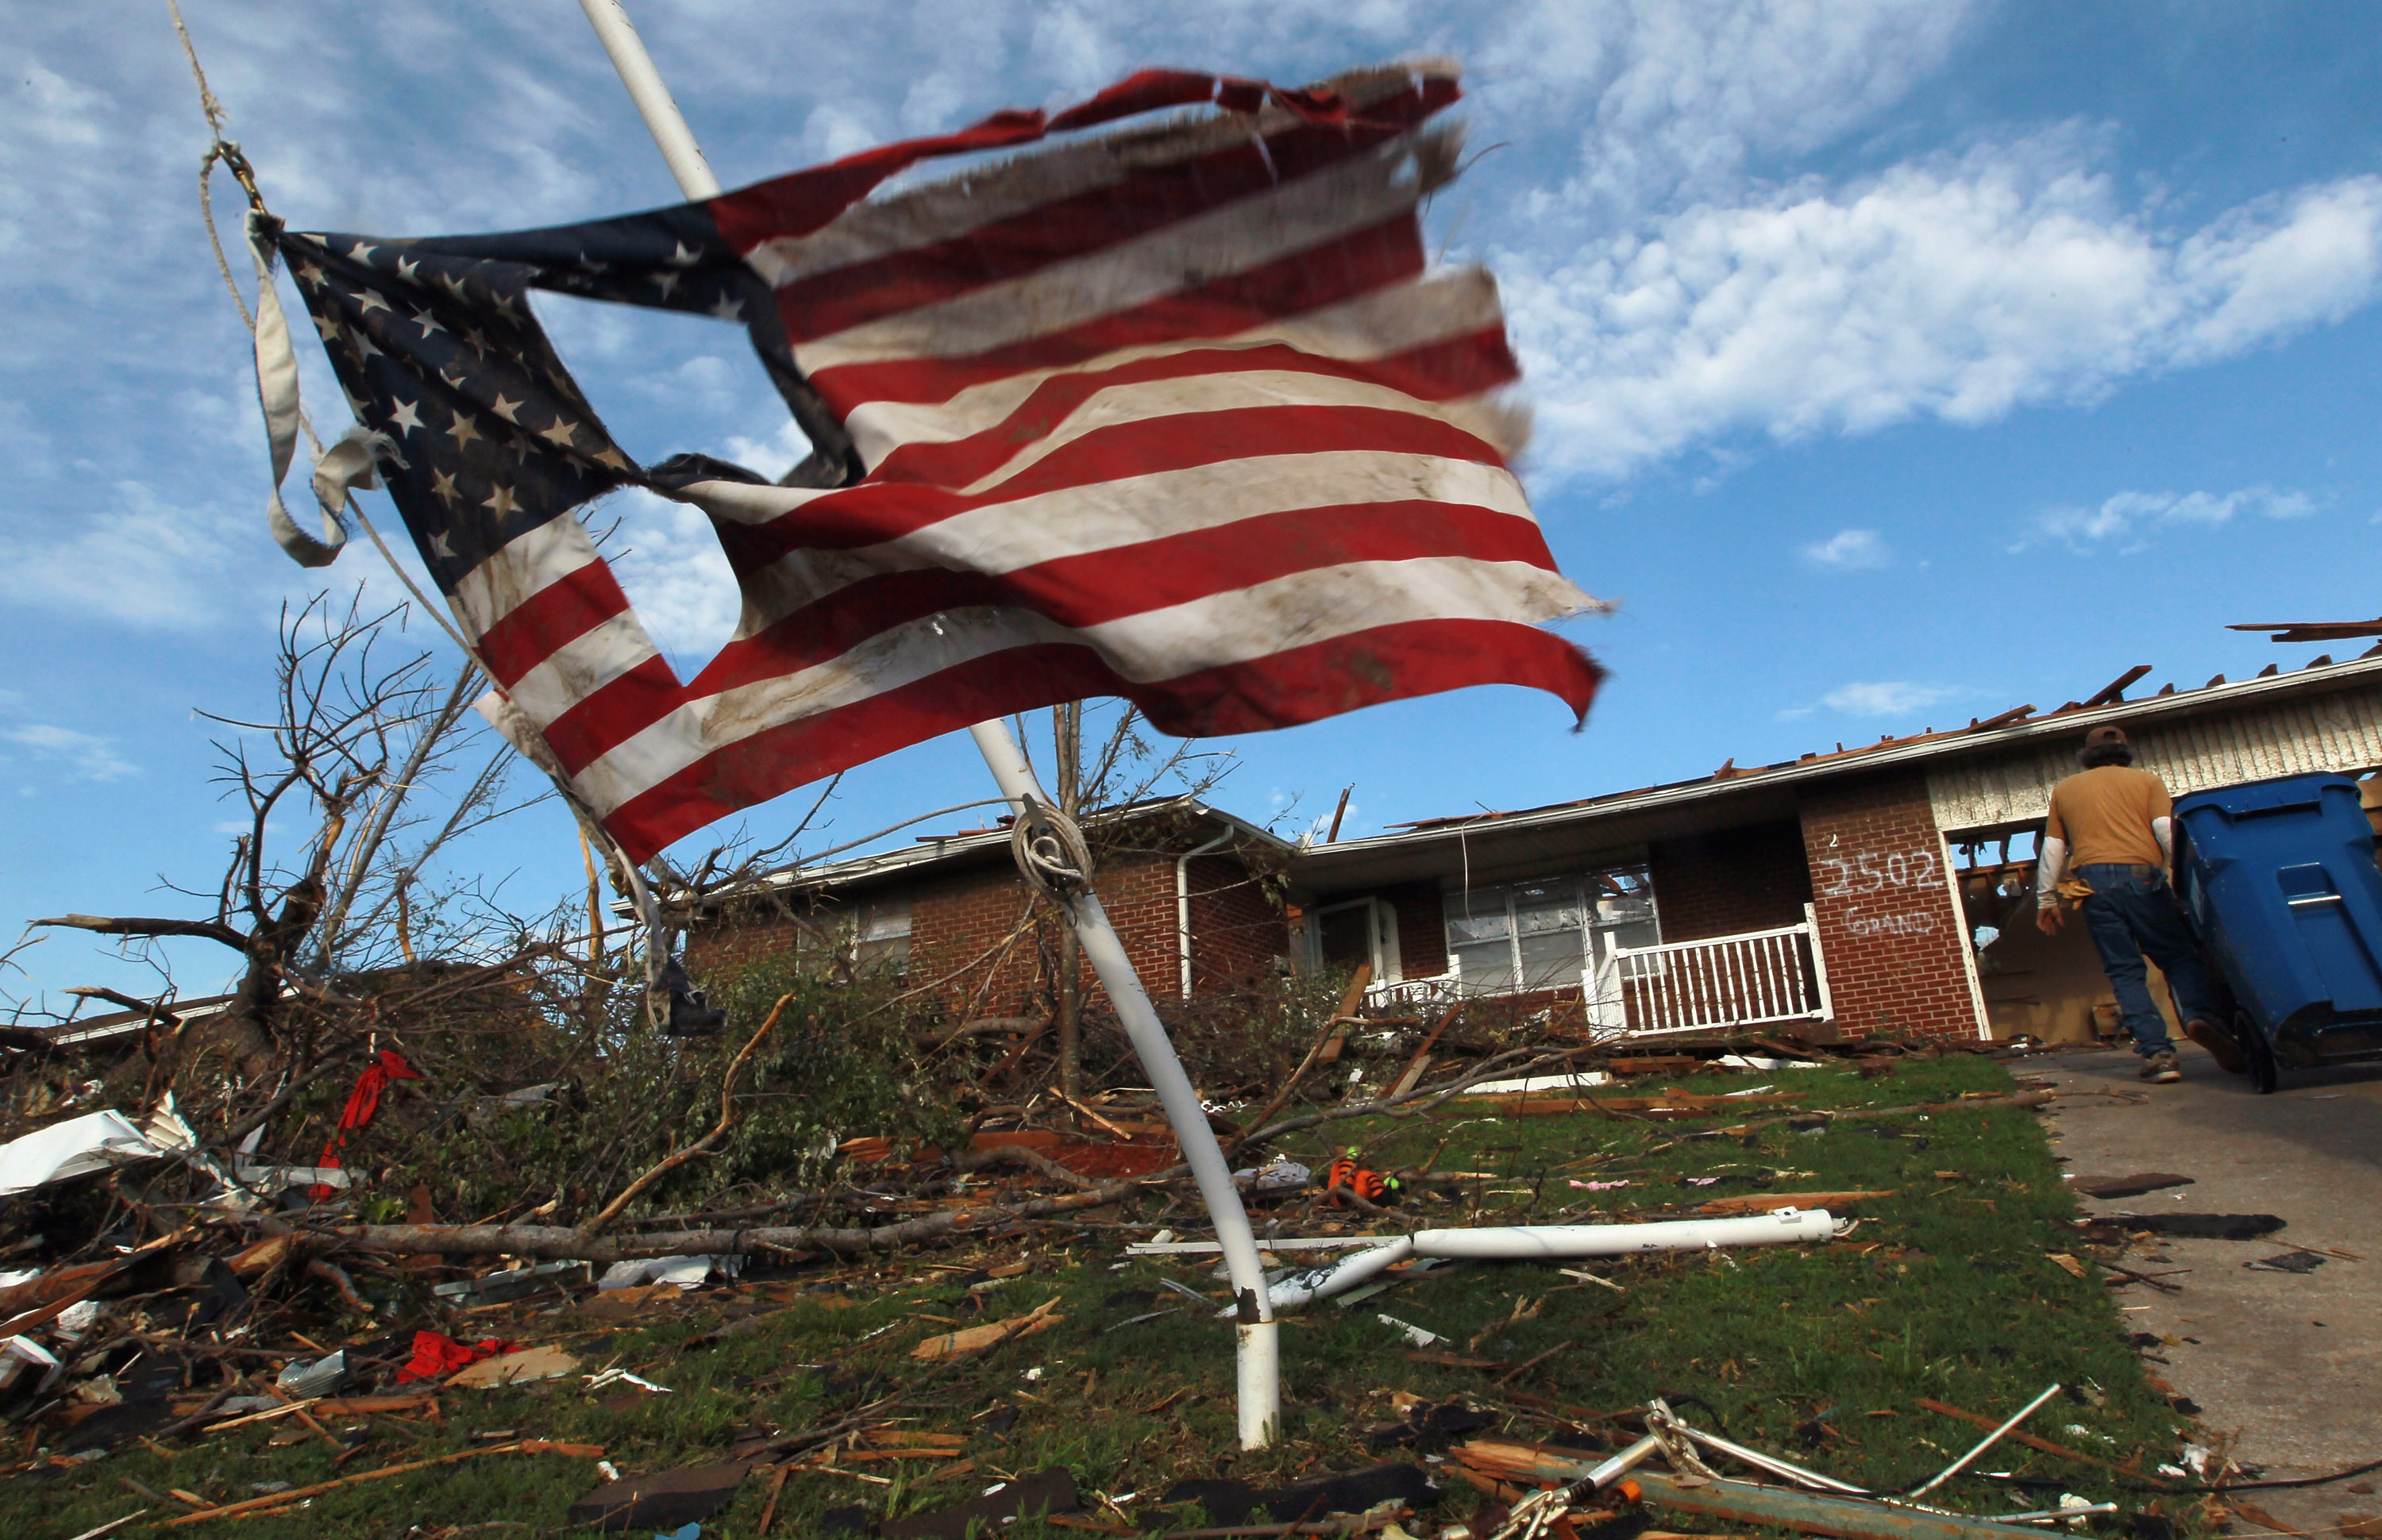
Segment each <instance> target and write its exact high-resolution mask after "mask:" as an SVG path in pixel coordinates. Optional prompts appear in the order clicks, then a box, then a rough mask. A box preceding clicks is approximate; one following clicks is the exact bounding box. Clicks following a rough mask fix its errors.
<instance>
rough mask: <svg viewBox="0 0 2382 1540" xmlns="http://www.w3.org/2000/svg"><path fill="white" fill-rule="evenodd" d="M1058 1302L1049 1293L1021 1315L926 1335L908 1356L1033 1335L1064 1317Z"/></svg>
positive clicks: (961, 1352) (948, 1354)
mask: <svg viewBox="0 0 2382 1540" xmlns="http://www.w3.org/2000/svg"><path fill="white" fill-rule="evenodd" d="M1058 1306H1059V1298H1058V1296H1057V1295H1052V1296H1051V1297H1050V1299H1049V1300H1046V1301H1044V1302H1042V1303H1041V1304H1040V1305H1038V1306H1037V1307H1036V1308H1035V1309H1034V1310H1032V1311H1030V1312H1028V1313H1027V1314H1024V1315H1015V1316H1012V1317H1011V1318H1010V1319H1008V1320H1006V1321H994V1322H991V1323H989V1324H988V1325H986V1326H968V1327H966V1328H964V1329H963V1330H960V1331H950V1332H944V1333H942V1334H941V1335H940V1336H937V1337H929V1338H927V1339H926V1340H925V1341H924V1342H921V1343H919V1344H918V1345H917V1346H916V1347H915V1348H913V1349H911V1350H910V1356H911V1357H912V1358H926V1359H937V1358H964V1357H966V1356H967V1355H968V1354H970V1353H978V1352H982V1351H985V1350H986V1349H988V1348H993V1347H997V1346H999V1345H1000V1344H1001V1343H1003V1342H1008V1341H1013V1340H1014V1339H1016V1338H1021V1337H1033V1336H1037V1335H1038V1334H1040V1333H1042V1332H1046V1331H1049V1330H1050V1328H1051V1327H1052V1326H1057V1325H1058V1324H1059V1323H1060V1322H1062V1321H1063V1320H1065V1319H1066V1317H1065V1316H1064V1315H1062V1314H1059V1311H1058Z"/></svg>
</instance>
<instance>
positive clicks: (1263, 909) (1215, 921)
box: [1153, 855, 1290, 995]
mask: <svg viewBox="0 0 2382 1540" xmlns="http://www.w3.org/2000/svg"><path fill="white" fill-rule="evenodd" d="M1170 875H1171V873H1170ZM1187 876H1188V879H1189V886H1190V889H1191V990H1192V993H1193V994H1195V995H1197V994H1201V993H1204V992H1206V991H1208V990H1210V989H1218V988H1231V987H1233V986H1234V985H1237V984H1254V983H1257V982H1258V981H1259V980H1260V979H1264V978H1267V977H1269V976H1271V974H1272V972H1273V967H1274V959H1276V958H1278V957H1283V956H1285V955H1287V954H1288V952H1289V950H1290V928H1289V923H1288V922H1287V921H1286V920H1285V919H1284V918H1283V912H1282V911H1281V909H1280V908H1278V907H1276V906H1275V905H1274V904H1273V903H1272V902H1271V901H1270V900H1269V899H1268V898H1266V895H1265V890H1264V889H1263V888H1261V887H1259V886H1258V882H1257V879H1256V878H1255V877H1253V876H1251V875H1250V874H1249V871H1248V869H1247V868H1246V867H1245V866H1243V865H1242V864H1241V863H1240V862H1238V861H1235V860H1234V859H1232V858H1231V857H1229V856H1221V855H1218V856H1201V857H1199V858H1198V859H1197V860H1196V861H1194V862H1191V865H1190V869H1189V872H1188V873H1187ZM1177 966H1178V968H1179V966H1180V964H1179V963H1178V964H1177ZM1173 989H1174V993H1176V994H1177V995H1179V994H1181V993H1182V988H1181V980H1180V978H1179V976H1178V977H1177V978H1176V979H1175V980H1174V981H1173ZM1154 992H1155V991H1153V993H1154Z"/></svg>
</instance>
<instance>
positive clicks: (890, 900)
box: [794, 895, 910, 973]
mask: <svg viewBox="0 0 2382 1540" xmlns="http://www.w3.org/2000/svg"><path fill="white" fill-rule="evenodd" d="M794 956H795V957H796V959H799V960H800V962H801V963H802V965H803V968H804V971H805V972H811V971H816V970H818V969H822V968H826V967H828V966H829V964H830V963H833V962H835V961H839V960H848V961H850V963H851V964H852V966H853V969H854V970H855V971H857V972H864V973H865V972H872V971H874V970H876V969H879V968H890V969H891V970H893V971H894V972H897V973H898V972H902V970H903V969H905V968H907V967H908V966H909V963H910V900H909V898H907V897H906V896H903V895H894V896H890V897H883V898H869V899H865V900H863V901H861V902H859V903H856V904H853V905H850V906H848V907H847V906H845V905H842V904H837V905H833V906H832V907H830V906H828V905H824V904H822V905H820V906H819V907H818V908H816V909H814V910H813V911H811V913H810V916H809V922H808V923H806V924H804V926H803V927H802V928H801V930H800V931H799V932H798V933H797V935H796V936H795V940H794Z"/></svg>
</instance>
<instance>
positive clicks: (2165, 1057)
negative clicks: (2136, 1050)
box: [2143, 1048, 2183, 1085]
mask: <svg viewBox="0 0 2382 1540" xmlns="http://www.w3.org/2000/svg"><path fill="white" fill-rule="evenodd" d="M2143 1079H2144V1080H2146V1081H2149V1082H2152V1083H2153V1084H2155V1085H2173V1084H2174V1083H2175V1082H2178V1081H2179V1080H2181V1079H2183V1071H2182V1070H2181V1069H2177V1068H2176V1064H2175V1050H2174V1049H2173V1048H2161V1049H2160V1050H2159V1051H2158V1052H2156V1053H2155V1054H2152V1055H2149V1056H2148V1057H2145V1058H2143Z"/></svg>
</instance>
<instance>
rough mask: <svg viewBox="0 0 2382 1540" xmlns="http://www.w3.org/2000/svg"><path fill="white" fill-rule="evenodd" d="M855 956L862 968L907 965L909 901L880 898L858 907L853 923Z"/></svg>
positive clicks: (901, 968) (908, 957)
mask: <svg viewBox="0 0 2382 1540" xmlns="http://www.w3.org/2000/svg"><path fill="white" fill-rule="evenodd" d="M853 951H854V958H855V960H856V962H857V963H858V965H859V966H860V967H861V968H863V969H873V968H890V969H891V970H893V971H894V972H897V973H898V972H902V970H903V969H905V968H907V967H909V965H910V900H909V899H908V898H879V899H877V900H876V901H874V902H872V903H867V904H864V905H862V906H861V909H860V913H859V914H858V915H857V916H856V917H855V919H854V923H853Z"/></svg>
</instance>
